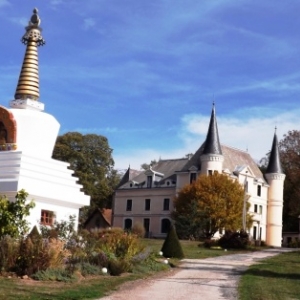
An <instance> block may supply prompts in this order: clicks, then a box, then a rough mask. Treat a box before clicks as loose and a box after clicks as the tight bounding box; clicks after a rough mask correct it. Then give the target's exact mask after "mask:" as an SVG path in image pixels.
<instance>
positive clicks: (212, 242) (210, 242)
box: [199, 239, 219, 249]
mask: <svg viewBox="0 0 300 300" xmlns="http://www.w3.org/2000/svg"><path fill="white" fill-rule="evenodd" d="M218 245H219V241H218V240H212V239H206V240H205V241H204V243H203V245H201V244H199V247H200V246H203V247H204V248H208V249H210V248H211V247H216V246H218Z"/></svg>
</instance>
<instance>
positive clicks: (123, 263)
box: [108, 259, 131, 276]
mask: <svg viewBox="0 0 300 300" xmlns="http://www.w3.org/2000/svg"><path fill="white" fill-rule="evenodd" d="M108 269H109V272H110V275H112V276H119V275H121V274H122V273H124V272H128V271H130V270H131V264H130V263H129V262H128V261H127V260H125V259H119V260H116V259H112V260H111V261H110V262H109V265H108Z"/></svg>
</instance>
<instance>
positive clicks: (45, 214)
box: [41, 209, 54, 225]
mask: <svg viewBox="0 0 300 300" xmlns="http://www.w3.org/2000/svg"><path fill="white" fill-rule="evenodd" d="M53 219H54V212H53V211H50V210H44V209H42V212H41V224H42V225H53Z"/></svg>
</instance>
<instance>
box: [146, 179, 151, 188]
mask: <svg viewBox="0 0 300 300" xmlns="http://www.w3.org/2000/svg"><path fill="white" fill-rule="evenodd" d="M147 188H152V176H147Z"/></svg>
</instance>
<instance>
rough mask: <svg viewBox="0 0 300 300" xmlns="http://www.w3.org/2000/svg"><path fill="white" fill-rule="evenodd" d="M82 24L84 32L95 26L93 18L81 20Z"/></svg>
mask: <svg viewBox="0 0 300 300" xmlns="http://www.w3.org/2000/svg"><path fill="white" fill-rule="evenodd" d="M83 22H84V24H83V28H84V29H85V30H88V29H90V28H93V27H94V26H95V25H96V21H95V19H93V18H86V19H84V20H83Z"/></svg>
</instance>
